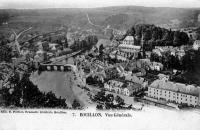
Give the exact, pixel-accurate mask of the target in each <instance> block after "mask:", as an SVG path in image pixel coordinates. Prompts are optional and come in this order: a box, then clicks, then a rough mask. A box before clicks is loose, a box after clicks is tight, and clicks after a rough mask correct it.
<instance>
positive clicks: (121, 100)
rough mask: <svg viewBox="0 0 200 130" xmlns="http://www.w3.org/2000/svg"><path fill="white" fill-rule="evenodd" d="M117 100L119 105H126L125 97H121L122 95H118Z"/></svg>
mask: <svg viewBox="0 0 200 130" xmlns="http://www.w3.org/2000/svg"><path fill="white" fill-rule="evenodd" d="M115 101H116V102H117V103H118V105H119V106H123V105H125V103H124V99H122V98H121V97H120V96H118V95H117V96H116V97H115Z"/></svg>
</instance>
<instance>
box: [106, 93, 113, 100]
mask: <svg viewBox="0 0 200 130" xmlns="http://www.w3.org/2000/svg"><path fill="white" fill-rule="evenodd" d="M106 101H107V102H113V101H114V96H113V95H112V94H107V95H106Z"/></svg>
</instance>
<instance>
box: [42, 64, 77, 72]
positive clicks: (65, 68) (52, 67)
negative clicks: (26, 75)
mask: <svg viewBox="0 0 200 130" xmlns="http://www.w3.org/2000/svg"><path fill="white" fill-rule="evenodd" d="M76 69H77V68H76V66H74V65H71V64H65V65H59V64H57V65H54V64H40V65H39V70H40V71H61V72H68V71H74V72H75V71H76Z"/></svg>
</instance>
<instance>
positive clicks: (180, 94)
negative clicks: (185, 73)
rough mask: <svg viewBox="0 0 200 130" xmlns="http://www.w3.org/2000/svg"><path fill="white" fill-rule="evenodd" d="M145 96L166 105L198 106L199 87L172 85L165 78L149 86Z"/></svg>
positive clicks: (199, 97)
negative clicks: (163, 102)
mask: <svg viewBox="0 0 200 130" xmlns="http://www.w3.org/2000/svg"><path fill="white" fill-rule="evenodd" d="M147 96H148V97H149V98H152V99H156V100H157V101H165V102H167V103H176V104H185V105H188V106H199V105H200V101H199V99H200V88H199V87H195V86H193V85H185V84H182V83H174V82H171V81H168V80H166V78H162V79H157V80H155V81H154V82H153V83H152V84H151V85H149V86H148V91H147Z"/></svg>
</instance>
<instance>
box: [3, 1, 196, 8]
mask: <svg viewBox="0 0 200 130" xmlns="http://www.w3.org/2000/svg"><path fill="white" fill-rule="evenodd" d="M125 5H136V6H147V7H179V8H192V7H200V0H0V8H15V9H35V8H95V7H106V6H125Z"/></svg>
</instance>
